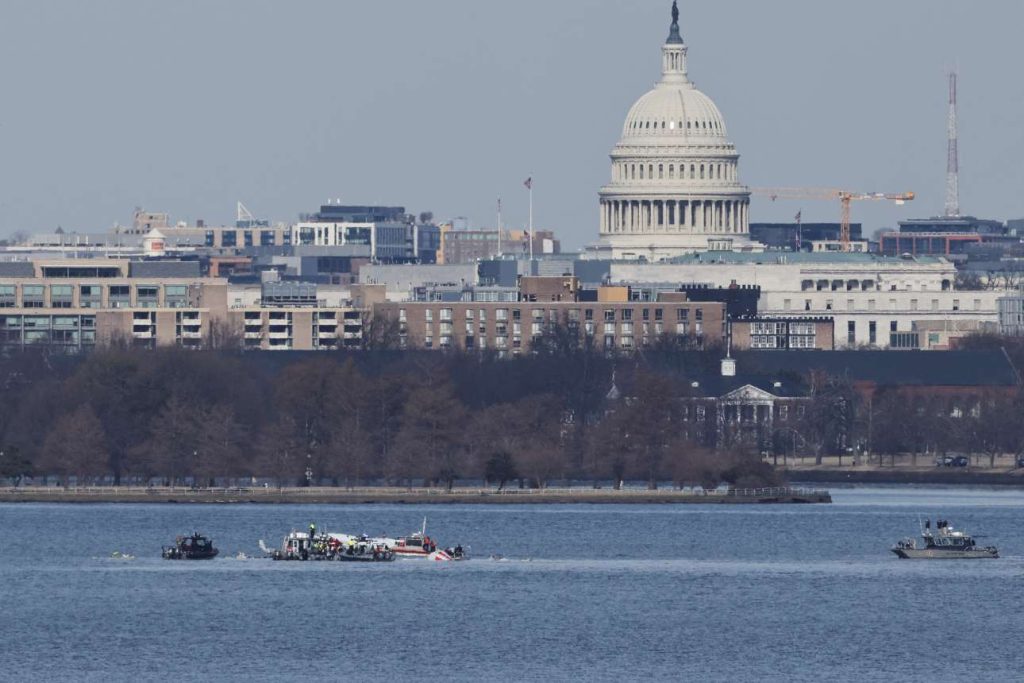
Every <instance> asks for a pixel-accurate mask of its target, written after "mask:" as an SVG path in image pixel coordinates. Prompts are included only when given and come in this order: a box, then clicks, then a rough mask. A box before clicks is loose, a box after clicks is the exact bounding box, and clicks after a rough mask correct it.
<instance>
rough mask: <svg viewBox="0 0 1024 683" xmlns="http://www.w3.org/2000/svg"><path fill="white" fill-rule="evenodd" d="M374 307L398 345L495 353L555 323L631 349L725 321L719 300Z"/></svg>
mask: <svg viewBox="0 0 1024 683" xmlns="http://www.w3.org/2000/svg"><path fill="white" fill-rule="evenodd" d="M373 311H374V316H380V317H382V318H383V319H385V320H390V321H393V322H395V323H397V325H398V334H399V339H400V344H401V345H402V346H403V347H406V348H425V349H459V350H467V351H472V350H481V351H483V350H488V349H493V350H495V351H497V352H498V353H499V355H515V354H519V353H522V352H524V351H527V350H529V349H530V347H531V345H532V343H533V341H534V340H536V339H537V338H538V337H541V336H542V335H544V334H545V333H546V332H548V331H550V330H554V329H559V328H561V329H564V330H568V331H570V332H573V333H576V334H578V335H581V337H585V338H588V339H590V340H591V341H592V342H593V343H594V344H595V345H596V346H598V347H599V348H604V349H607V350H612V349H616V350H621V351H626V352H629V351H633V350H635V349H636V348H638V347H644V346H650V345H652V344H655V343H657V342H658V341H659V340H660V339H663V338H665V337H666V336H667V337H670V338H680V339H683V340H685V341H686V343H688V344H692V345H694V346H698V347H701V346H704V345H706V344H708V343H715V342H721V341H722V339H723V337H724V325H725V305H724V304H722V303H717V302H706V303H704V302H701V303H695V302H685V301H683V302H663V303H661V302H653V303H652V302H644V303H639V302H629V301H603V302H597V301H594V302H580V301H537V302H527V301H519V302H513V303H509V302H465V301H459V302H444V303H442V302H398V303H396V302H387V303H381V304H377V305H375V306H374V307H373Z"/></svg>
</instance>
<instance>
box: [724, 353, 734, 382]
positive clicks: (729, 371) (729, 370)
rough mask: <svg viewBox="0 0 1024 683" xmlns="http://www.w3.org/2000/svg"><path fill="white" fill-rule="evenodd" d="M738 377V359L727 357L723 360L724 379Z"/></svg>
mask: <svg viewBox="0 0 1024 683" xmlns="http://www.w3.org/2000/svg"><path fill="white" fill-rule="evenodd" d="M735 376H736V359H735V358H730V357H728V356H726V357H725V358H723V359H722V377H735Z"/></svg>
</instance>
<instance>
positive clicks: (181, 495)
mask: <svg viewBox="0 0 1024 683" xmlns="http://www.w3.org/2000/svg"><path fill="white" fill-rule="evenodd" d="M0 502H37V503H38V502H45V503H283V504H284V503H301V504H362V503H392V504H401V503H414V504H473V503H487V504H509V503H511V504H539V503H545V504H553V503H561V504H567V503H588V504H627V503H628V504H638V503H668V504H687V503H689V504H716V503H717V504H765V503H830V502H832V499H831V497H830V496H829V494H828V491H824V490H813V489H798V488H788V487H776V488H764V489H733V490H730V491H706V492H701V491H693V490H682V491H681V490H678V489H658V490H655V491H650V490H646V489H633V488H629V489H621V490H618V491H616V490H614V489H594V488H589V487H579V488H546V489H505V490H502V491H498V490H497V489H495V488H456V489H453V490H452V491H446V490H444V489H426V488H412V489H409V488H398V487H372V488H370V487H366V488H327V487H310V488H305V487H302V488H298V487H296V488H280V489H279V488H210V489H189V488H167V487H130V486H95V487H68V488H62V487H42V486H35V487H26V486H23V487H16V488H6V489H0Z"/></svg>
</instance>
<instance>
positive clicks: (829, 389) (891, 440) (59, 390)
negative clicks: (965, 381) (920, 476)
mask: <svg viewBox="0 0 1024 683" xmlns="http://www.w3.org/2000/svg"><path fill="white" fill-rule="evenodd" d="M557 341H558V340H557V339H554V340H548V342H546V343H541V344H538V345H537V346H536V349H537V350H536V351H535V352H534V353H532V354H530V355H526V356H523V357H518V358H513V359H499V358H497V357H496V356H494V355H493V354H490V353H468V354H467V353H458V352H451V353H442V352H436V351H401V352H400V351H392V350H387V349H378V350H365V351H358V352H344V351H338V352H333V353H324V352H319V353H318V352H310V353H303V352H291V353H269V352H256V353H242V352H238V351H229V350H208V351H186V350H181V349H175V348H168V349H157V350H136V349H131V348H107V349H98V350H96V351H94V352H91V353H89V354H85V355H81V356H62V355H50V354H46V353H43V352H38V351H35V352H32V351H26V352H20V353H15V354H12V355H6V356H0V478H4V479H8V480H13V481H22V480H25V479H26V478H33V481H40V480H41V478H45V480H47V481H50V482H56V483H64V484H66V483H70V482H74V483H80V484H83V483H114V484H127V483H131V484H140V483H163V484H172V483H173V484H176V485H181V484H185V485H189V484H192V485H204V486H205V485H210V484H218V485H226V484H243V483H249V482H251V481H252V479H253V478H256V479H258V480H264V481H272V482H275V483H279V484H281V485H301V484H304V483H312V484H318V485H339V486H345V485H353V486H354V485H365V484H387V485H403V486H412V485H424V484H426V485H433V486H449V487H450V486H454V485H456V484H457V483H459V482H463V481H473V482H478V481H483V482H487V483H489V484H491V485H496V486H499V487H503V486H508V485H514V486H533V487H543V486H546V485H548V484H549V483H550V482H553V481H566V480H568V481H572V482H576V483H582V482H592V483H594V484H595V485H597V484H601V485H604V484H606V483H609V482H610V483H612V485H617V484H618V483H619V482H622V481H626V480H631V481H643V482H647V484H648V485H649V486H657V485H659V483H660V482H668V481H671V482H675V483H677V484H703V485H705V486H715V485H717V484H719V483H722V482H728V483H731V484H736V485H739V486H758V485H771V484H775V483H777V482H778V477H777V475H776V474H775V473H774V471H773V470H772V468H771V467H769V466H767V465H766V464H765V460H766V457H765V456H769V458H767V459H768V460H771V459H772V457H771V456H774V458H775V460H776V462H777V461H778V458H779V457H781V458H782V459H785V458H787V457H789V456H793V455H801V456H803V455H808V456H812V457H814V458H816V459H817V460H818V461H819V462H820V461H821V459H822V458H823V457H824V456H826V455H836V454H839V455H841V456H842V455H854V454H873V455H875V456H879V455H881V456H886V455H888V456H892V457H891V458H890V462H895V456H896V455H897V454H911V457H912V458H915V459H916V457H917V456H919V455H924V454H940V453H946V452H971V453H976V454H981V455H986V456H988V464H989V465H992V464H994V463H995V458H996V456H997V455H999V454H1004V453H1014V454H1016V453H1024V420H1021V419H1020V417H1021V416H1022V415H1024V399H1022V397H1021V395H1020V393H1019V392H1006V391H993V392H981V393H971V394H967V395H960V396H941V395H931V394H927V393H923V392H921V391H914V390H913V389H912V388H901V387H891V388H883V389H880V390H878V391H877V392H874V393H873V394H870V395H865V393H864V392H862V391H859V390H858V388H857V387H855V386H854V385H853V384H852V383H851V382H850V381H849V380H847V379H844V378H839V377H829V376H824V375H817V374H814V373H808V374H806V375H804V376H793V377H788V378H786V379H787V383H788V384H790V385H793V386H799V387H801V391H799V392H797V393H798V394H799V395H800V396H802V397H803V398H802V399H800V400H799V401H797V402H796V403H799V405H800V408H799V410H798V411H797V410H794V411H793V412H792V413H791V414H790V416H789V418H788V419H786V420H781V419H775V420H773V421H770V422H764V423H757V424H753V425H749V424H748V423H746V422H744V421H743V420H741V419H737V420H733V419H732V418H731V417H730V419H727V420H726V419H719V417H720V416H719V415H717V414H716V411H717V410H725V408H723V407H721V406H717V407H716V406H715V405H714V403H713V402H711V403H708V404H707V412H706V413H705V414H704V415H703V418H702V420H703V421H701V422H698V421H697V420H696V418H695V416H694V414H693V413H687V412H685V411H684V410H683V407H684V406H686V405H688V404H687V401H691V403H689V405H691V406H693V405H695V404H694V403H693V402H692V401H693V400H694V396H693V393H694V392H696V390H695V389H694V390H691V389H690V386H691V383H690V381H688V378H691V377H696V376H706V375H707V374H708V373H711V372H715V371H716V370H717V367H718V362H719V359H720V357H721V353H720V350H718V349H708V350H699V351H698V350H683V349H672V348H664V349H659V350H654V351H650V352H644V353H637V354H633V355H631V356H624V357H616V356H614V355H607V354H606V353H604V352H602V351H595V350H593V349H590V348H585V347H583V348H581V347H566V346H565V345H561V344H558V343H556V342H557ZM971 343H972V344H975V345H976V348H985V346H984V345H985V344H988V343H993V342H992V341H991V340H985V339H977V340H973V341H972V342H971ZM1017 352H1019V353H1020V354H1021V356H1022V357H1024V345H1021V346H1020V347H1019V349H1017V351H1014V350H1012V349H1010V350H1008V353H1009V354H1010V355H1011V357H1014V353H1017ZM743 362H744V361H743V360H741V364H742V363H743ZM748 370H750V368H748ZM613 387H615V389H616V391H611V390H612V388H613ZM616 392H617V393H618V394H620V395H619V396H615V395H614V394H615V393H616ZM796 403H794V404H793V405H796ZM741 417H742V416H741ZM883 462H884V459H883Z"/></svg>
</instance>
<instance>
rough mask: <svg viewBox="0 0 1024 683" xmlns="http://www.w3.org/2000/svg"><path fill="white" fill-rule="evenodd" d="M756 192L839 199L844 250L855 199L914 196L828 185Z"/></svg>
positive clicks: (756, 190) (900, 200)
mask: <svg viewBox="0 0 1024 683" xmlns="http://www.w3.org/2000/svg"><path fill="white" fill-rule="evenodd" d="M753 192H754V194H759V195H765V196H767V197H769V198H770V199H771V200H772V201H773V202H774V201H775V200H776V199H821V200H824V201H834V200H836V199H838V200H839V204H840V206H841V207H842V220H841V222H840V224H839V244H840V248H841V249H842V250H843V251H850V204H851V203H852V202H854V201H861V200H868V199H875V200H879V199H888V200H891V201H894V202H896V203H897V204H903V202H909V201H910V200H912V199H913V198H914V193H913V192H900V193H889V192H851V191H849V190H835V189H832V188H827V187H755V188H754V189H753Z"/></svg>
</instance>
